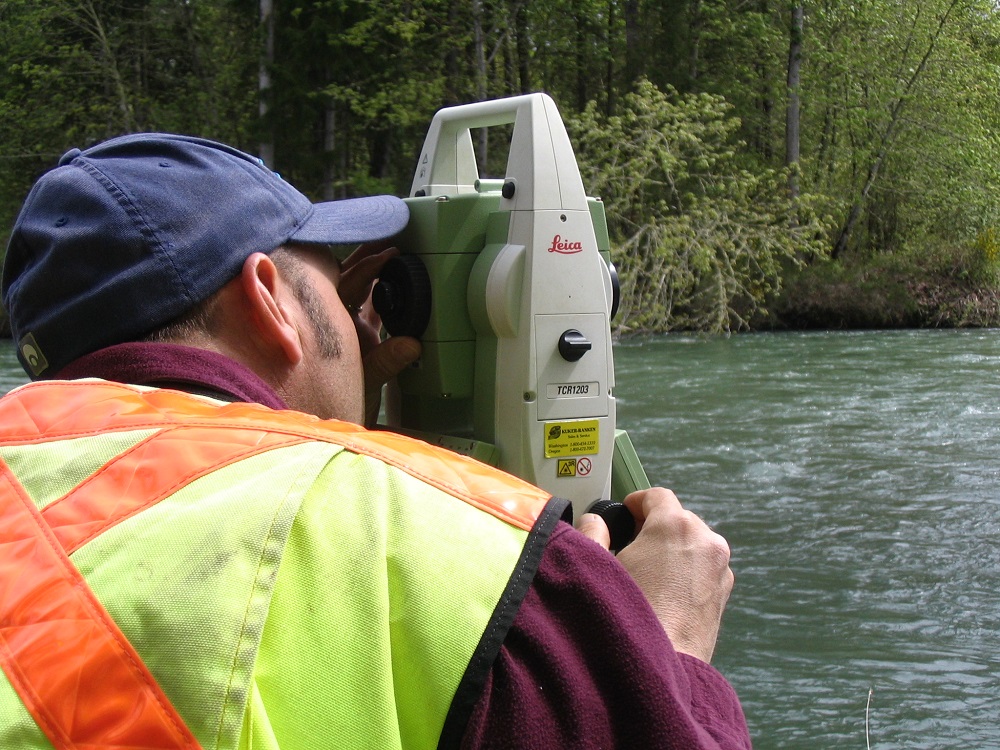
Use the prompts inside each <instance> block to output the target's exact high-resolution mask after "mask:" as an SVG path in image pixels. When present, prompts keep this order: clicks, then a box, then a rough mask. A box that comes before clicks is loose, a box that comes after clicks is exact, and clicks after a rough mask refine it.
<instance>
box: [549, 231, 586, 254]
mask: <svg viewBox="0 0 1000 750" xmlns="http://www.w3.org/2000/svg"><path fill="white" fill-rule="evenodd" d="M582 250H583V243H582V242H568V241H564V240H563V238H562V237H561V236H560V235H558V234H557V235H556V236H555V237H553V238H552V247H550V248H549V252H550V253H562V254H563V255H572V254H573V253H579V252H581V251H582Z"/></svg>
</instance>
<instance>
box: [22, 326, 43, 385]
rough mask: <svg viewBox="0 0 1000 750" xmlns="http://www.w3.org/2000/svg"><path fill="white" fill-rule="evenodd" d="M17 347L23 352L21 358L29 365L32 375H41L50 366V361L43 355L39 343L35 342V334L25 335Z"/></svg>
mask: <svg viewBox="0 0 1000 750" xmlns="http://www.w3.org/2000/svg"><path fill="white" fill-rule="evenodd" d="M17 346H18V348H19V349H20V350H21V357H22V358H23V359H24V361H25V363H27V365H28V369H30V370H31V374H32V375H35V376H38V375H41V374H42V373H43V372H44V371H45V368H47V367H48V366H49V361H48V360H47V359H45V355H44V354H42V350H41V349H40V348H39V346H38V342H37V341H35V336H34V334H32V333H29V334H27V335H25V336H24V337H23V338H22V339H21V341H20V342H19V343H18V345H17Z"/></svg>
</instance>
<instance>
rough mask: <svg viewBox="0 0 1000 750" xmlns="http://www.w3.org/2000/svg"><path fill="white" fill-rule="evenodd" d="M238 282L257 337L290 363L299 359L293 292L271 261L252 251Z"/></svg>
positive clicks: (299, 340) (300, 344)
mask: <svg viewBox="0 0 1000 750" xmlns="http://www.w3.org/2000/svg"><path fill="white" fill-rule="evenodd" d="M240 284H241V286H242V289H243V294H244V296H245V298H246V300H247V304H248V305H249V307H250V320H249V321H247V323H248V324H249V325H251V326H253V328H254V330H255V331H256V332H257V335H258V337H259V340H260V341H261V342H262V343H263V344H265V345H267V346H268V347H271V348H274V349H276V350H279V351H281V352H282V353H283V355H284V357H285V358H286V359H287V360H288V363H289V364H291V365H297V364H298V363H299V362H300V361H301V360H302V340H301V338H300V336H299V329H298V326H297V325H296V319H295V317H294V314H293V311H292V308H291V307H290V304H291V303H292V302H293V300H294V298H295V295H294V293H293V291H292V289H291V287H289V285H288V283H287V282H286V281H285V280H284V279H283V278H282V277H281V274H279V273H278V269H277V267H276V266H275V265H274V261H272V260H271V258H270V257H269V256H267V255H266V254H264V253H254V254H253V255H251V256H250V257H249V258H247V259H246V260H245V261H244V262H243V270H242V271H241V272H240Z"/></svg>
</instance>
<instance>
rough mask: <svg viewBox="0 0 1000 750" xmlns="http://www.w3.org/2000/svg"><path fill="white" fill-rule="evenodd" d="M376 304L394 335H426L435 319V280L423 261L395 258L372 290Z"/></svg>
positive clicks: (413, 257) (376, 308) (380, 314)
mask: <svg viewBox="0 0 1000 750" xmlns="http://www.w3.org/2000/svg"><path fill="white" fill-rule="evenodd" d="M372 305H374V306H375V312H377V313H378V314H379V317H381V318H382V325H383V326H385V330H387V331H388V332H389V334H390V335H391V336H413V337H415V338H419V337H420V336H422V335H423V333H424V331H425V330H426V329H427V324H428V323H429V322H430V319H431V279H430V276H429V275H428V273H427V268H426V267H425V266H424V263H423V261H422V260H420V258H418V257H417V256H415V255H397V256H396V257H395V258H391V259H390V260H389V261H388V262H387V263H386V264H385V265H384V266H383V267H382V273H381V274H379V280H378V283H377V284H375V288H374V289H372Z"/></svg>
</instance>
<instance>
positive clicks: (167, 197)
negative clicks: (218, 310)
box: [2, 134, 408, 378]
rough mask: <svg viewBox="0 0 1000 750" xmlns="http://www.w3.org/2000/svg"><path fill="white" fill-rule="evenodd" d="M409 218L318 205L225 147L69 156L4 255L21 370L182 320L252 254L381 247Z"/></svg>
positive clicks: (147, 137) (188, 144)
mask: <svg viewBox="0 0 1000 750" xmlns="http://www.w3.org/2000/svg"><path fill="white" fill-rule="evenodd" d="M407 218H408V213H407V209H406V206H405V204H404V203H403V202H402V201H401V200H399V199H397V198H393V197H391V196H378V197H373V198H360V199H355V200H347V201H336V202H330V203H319V204H313V203H311V202H310V201H309V200H308V199H307V198H306V197H305V196H304V195H302V194H301V193H300V192H298V191H297V190H296V189H295V188H293V187H292V186H291V185H289V184H288V183H286V182H284V181H283V180H282V179H281V178H280V177H279V176H278V175H276V174H275V173H274V172H272V171H271V170H269V169H267V168H266V167H265V166H263V165H262V164H261V163H260V161H259V160H257V159H255V158H254V157H251V156H249V155H247V154H244V153H242V152H240V151H237V150H235V149H232V148H229V147H228V146H224V145H222V144H219V143H214V142H211V141H206V140H202V139H198V138H190V137H186V136H177V135H165V134H137V135H130V136H124V137H122V138H116V139H113V140H110V141H107V142H105V143H102V144H99V145H97V146H94V147H92V148H90V149H87V150H86V151H83V152H80V151H78V150H73V151H70V152H69V153H67V154H66V155H65V156H63V158H62V159H61V160H60V162H59V166H58V167H56V168H55V169H54V170H52V171H51V172H49V173H47V174H46V175H44V176H43V177H42V178H41V179H40V180H39V181H38V183H37V184H36V185H35V187H34V188H33V189H32V191H31V193H30V195H29V196H28V198H27V200H26V201H25V204H24V207H23V208H22V210H21V213H20V215H19V216H18V219H17V222H16V224H15V226H14V230H13V233H12V235H11V240H10V244H9V246H8V249H7V258H6V262H5V264H4V271H3V282H2V295H3V302H4V305H5V307H6V308H7V311H8V313H9V314H10V319H11V326H12V328H13V332H14V338H15V342H16V344H17V347H18V354H19V357H20V359H21V363H22V365H24V367H25V370H26V371H27V372H28V374H29V375H31V376H32V377H33V378H44V377H49V376H51V375H53V374H55V373H57V372H58V371H59V370H60V369H61V368H63V367H64V366H65V365H67V364H69V363H70V362H72V361H73V360H75V359H76V358H78V357H80V356H82V355H84V354H87V353H89V352H91V351H95V350H97V349H100V348H102V347H105V346H109V345H111V344H115V343H120V342H124V341H131V340H136V339H139V338H142V337H144V336H145V335H146V334H148V333H149V332H151V331H153V330H155V329H157V328H160V327H161V326H163V325H164V324H166V323H168V322H170V321H172V320H174V319H176V318H177V317H179V316H182V315H184V314H185V313H187V312H189V311H190V310H192V309H193V308H195V307H196V306H197V305H198V304H199V303H201V302H203V301H204V300H206V299H207V298H209V297H210V296H212V295H214V294H215V293H217V292H218V291H219V290H221V289H222V288H223V286H225V285H226V284H227V283H229V282H230V281H231V280H233V279H235V278H236V277H237V276H239V275H240V274H241V272H242V271H243V269H244V264H245V263H246V261H247V260H248V259H249V258H250V257H251V256H252V255H254V254H255V253H264V254H267V253H271V252H272V251H273V250H275V249H276V248H278V247H281V246H284V245H295V246H312V245H331V244H334V245H344V244H358V243H363V242H369V241H373V240H377V239H383V238H386V237H390V236H392V235H394V234H396V233H398V232H399V231H401V230H402V229H403V227H404V226H405V225H406V221H407Z"/></svg>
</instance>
